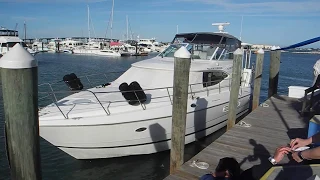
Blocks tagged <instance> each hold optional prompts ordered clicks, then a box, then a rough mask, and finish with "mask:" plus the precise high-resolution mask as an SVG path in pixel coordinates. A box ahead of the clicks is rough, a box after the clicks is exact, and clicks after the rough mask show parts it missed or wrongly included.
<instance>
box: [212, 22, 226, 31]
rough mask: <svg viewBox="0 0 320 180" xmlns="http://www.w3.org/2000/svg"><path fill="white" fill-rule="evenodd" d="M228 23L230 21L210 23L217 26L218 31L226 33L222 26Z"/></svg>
mask: <svg viewBox="0 0 320 180" xmlns="http://www.w3.org/2000/svg"><path fill="white" fill-rule="evenodd" d="M227 25H230V23H228V22H225V23H212V26H218V30H219V33H228V32H225V31H224V26H227Z"/></svg>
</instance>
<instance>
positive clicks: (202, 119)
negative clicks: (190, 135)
mask: <svg viewBox="0 0 320 180" xmlns="http://www.w3.org/2000/svg"><path fill="white" fill-rule="evenodd" d="M207 107H208V101H207V100H206V99H204V98H199V99H197V101H196V107H195V109H194V132H195V140H196V141H197V140H199V139H201V138H203V137H205V136H206V135H207V134H206V128H207V125H206V120H207Z"/></svg>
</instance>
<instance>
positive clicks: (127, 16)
mask: <svg viewBox="0 0 320 180" xmlns="http://www.w3.org/2000/svg"><path fill="white" fill-rule="evenodd" d="M126 17H127V41H128V40H129V21H128V15H127V16H126Z"/></svg>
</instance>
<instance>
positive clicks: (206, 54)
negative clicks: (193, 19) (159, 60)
mask: <svg viewBox="0 0 320 180" xmlns="http://www.w3.org/2000/svg"><path fill="white" fill-rule="evenodd" d="M182 46H185V47H186V48H187V49H188V51H190V53H191V54H192V55H191V58H192V59H201V60H217V61H219V60H224V59H232V54H233V53H232V52H230V51H228V50H227V49H225V48H223V47H219V46H212V45H203V44H202V45H199V44H188V43H181V44H172V45H170V46H169V47H168V48H167V49H166V50H164V51H163V52H162V53H160V54H159V56H161V57H174V53H175V52H176V51H177V50H178V49H179V48H180V47H182Z"/></svg>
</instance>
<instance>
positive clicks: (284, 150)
mask: <svg viewBox="0 0 320 180" xmlns="http://www.w3.org/2000/svg"><path fill="white" fill-rule="evenodd" d="M289 152H291V149H290V147H287V146H280V147H278V148H277V149H276V151H275V153H274V157H273V158H274V160H276V162H277V163H279V162H280V161H281V160H282V159H283V158H284V155H285V154H289Z"/></svg>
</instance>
